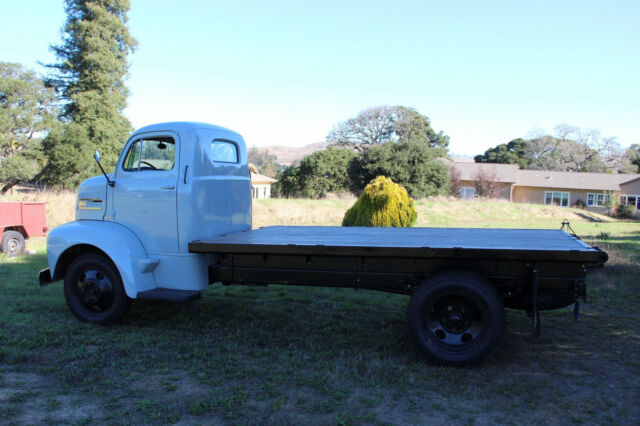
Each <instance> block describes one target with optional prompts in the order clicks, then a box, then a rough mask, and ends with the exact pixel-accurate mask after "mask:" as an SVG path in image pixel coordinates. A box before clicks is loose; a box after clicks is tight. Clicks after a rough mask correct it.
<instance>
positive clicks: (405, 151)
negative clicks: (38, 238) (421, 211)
mask: <svg viewBox="0 0 640 426" xmlns="http://www.w3.org/2000/svg"><path fill="white" fill-rule="evenodd" d="M442 157H444V150H443V149H434V148H431V147H430V146H429V145H427V144H426V143H421V142H399V143H389V144H384V145H380V146H375V147H372V148H370V149H368V150H367V151H366V152H364V153H363V154H362V155H361V156H360V157H359V158H358V159H356V160H355V161H353V162H352V163H351V167H350V170H349V174H350V175H351V181H352V185H353V189H354V190H356V191H361V190H362V189H363V188H364V186H365V185H366V184H367V183H368V182H369V181H371V180H372V179H374V178H375V177H377V176H380V175H384V176H387V177H389V178H391V179H392V180H393V181H394V182H396V183H398V184H399V185H401V186H403V187H405V188H406V189H407V191H409V194H410V195H411V196H412V197H414V198H419V197H427V196H430V195H444V194H447V192H448V189H449V188H448V186H449V170H448V167H447V165H446V164H445V163H444V162H443V161H441V158H442Z"/></svg>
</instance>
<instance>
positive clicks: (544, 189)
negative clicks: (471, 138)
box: [451, 162, 640, 211]
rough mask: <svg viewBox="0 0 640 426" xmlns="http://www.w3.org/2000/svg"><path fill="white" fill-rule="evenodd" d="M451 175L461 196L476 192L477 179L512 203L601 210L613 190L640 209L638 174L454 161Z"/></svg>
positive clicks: (471, 195) (621, 200)
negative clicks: (528, 168)
mask: <svg viewBox="0 0 640 426" xmlns="http://www.w3.org/2000/svg"><path fill="white" fill-rule="evenodd" d="M451 167H452V171H451V173H452V176H454V177H455V178H456V179H457V180H458V181H459V185H460V190H459V194H460V197H461V198H472V197H474V196H475V195H476V186H477V184H478V182H479V181H480V180H487V181H491V182H493V183H494V187H495V189H496V193H497V197H498V198H502V199H505V200H508V201H511V202H514V203H534V204H554V205H557V206H561V207H568V206H574V205H584V206H586V207H587V208H589V209H590V210H596V211H604V210H606V203H607V200H608V199H609V197H610V196H611V194H612V193H618V195H619V202H620V203H621V204H625V205H627V204H629V205H633V206H635V208H636V209H637V210H638V209H640V175H638V174H623V173H581V172H557V171H547V170H520V169H518V166H516V165H514V164H491V163H468V162H464V163H457V162H453V163H452V164H451Z"/></svg>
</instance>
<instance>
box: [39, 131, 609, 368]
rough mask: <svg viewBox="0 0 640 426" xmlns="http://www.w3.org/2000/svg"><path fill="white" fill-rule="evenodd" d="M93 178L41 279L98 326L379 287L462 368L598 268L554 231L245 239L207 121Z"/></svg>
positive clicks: (54, 235)
mask: <svg viewBox="0 0 640 426" xmlns="http://www.w3.org/2000/svg"><path fill="white" fill-rule="evenodd" d="M99 157H100V156H99V153H98V152H96V154H95V159H96V161H97V162H98V165H100V158H99ZM100 169H101V170H102V173H103V175H104V176H95V177H92V178H89V179H87V180H86V181H84V182H83V183H82V184H81V185H80V186H79V188H78V194H77V203H76V220H75V221H73V222H70V223H67V224H64V225H61V226H58V227H56V228H54V229H53V230H51V231H50V233H49V236H48V238H47V257H48V263H49V268H47V269H45V270H42V271H41V272H40V276H39V281H40V284H41V285H47V284H49V283H51V282H54V281H59V280H63V281H64V296H65V299H66V303H67V304H68V307H69V309H70V310H71V312H72V313H73V314H74V315H75V316H76V317H77V318H78V319H79V320H81V321H86V322H92V323H97V324H102V325H107V324H113V323H116V322H117V321H118V320H120V319H121V318H122V316H123V315H124V314H125V312H126V310H127V308H128V307H129V304H130V302H131V301H132V300H134V299H143V300H144V299H151V300H165V301H175V302H180V301H189V300H194V299H197V298H198V297H200V295H201V292H202V291H203V290H205V289H206V288H207V286H209V285H210V284H213V283H221V284H223V285H232V284H233V285H270V284H282V285H297V286H323V287H324V286H326V287H343V288H355V289H364V290H378V291H383V292H390V293H399V294H403V295H407V296H409V301H408V306H407V311H406V321H407V327H408V330H409V336H410V338H411V340H412V341H413V343H414V345H415V346H416V348H417V349H418V350H419V351H420V352H422V353H423V354H424V355H426V357H427V358H429V359H430V360H433V361H435V362H437V363H441V364H446V365H456V366H460V365H471V364H476V363H479V362H481V361H482V360H484V359H486V358H487V357H488V356H489V355H490V354H491V353H492V352H493V351H494V350H495V348H496V346H497V345H498V343H499V342H500V340H501V338H502V335H503V331H504V322H505V315H504V310H505V308H514V309H522V310H525V311H527V312H528V313H530V315H531V317H532V330H533V331H534V332H535V333H537V332H538V331H539V319H540V314H539V313H540V311H541V310H547V309H556V308H561V307H565V306H569V305H571V304H576V305H575V306H576V307H577V306H578V305H577V301H578V298H579V297H580V296H582V297H585V296H586V286H585V278H586V275H587V272H588V269H589V268H590V267H591V266H595V265H601V264H603V263H604V262H606V261H607V254H606V253H605V252H603V251H601V250H600V249H598V248H597V247H591V246H589V245H588V244H586V243H584V242H583V241H581V240H580V239H579V238H578V237H576V236H575V235H571V234H569V233H567V232H565V231H563V230H560V229H554V230H540V229H538V230H532V229H462V228H459V229H456V228H365V227H331V226H323V227H317V226H312V227H309V226H275V227H265V228H260V229H255V230H254V229H252V217H251V213H252V210H251V206H252V204H251V203H252V199H251V181H250V175H249V167H248V158H247V149H246V146H245V142H244V140H243V138H242V136H240V135H239V134H238V133H235V132H233V131H231V130H228V129H225V128H223V127H218V126H214V125H210V124H203V123H190V122H173V123H161V124H154V125H150V126H147V127H143V128H141V129H139V130H138V131H136V132H134V133H133V134H132V135H131V137H130V138H129V139H128V141H127V142H126V144H125V145H124V148H123V150H122V152H121V154H120V157H119V159H118V161H117V163H116V166H115V170H114V171H113V173H110V174H107V173H106V172H105V171H104V169H103V168H102V166H100Z"/></svg>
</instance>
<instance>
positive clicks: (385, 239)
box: [189, 226, 607, 309]
mask: <svg viewBox="0 0 640 426" xmlns="http://www.w3.org/2000/svg"><path fill="white" fill-rule="evenodd" d="M189 251H191V252H193V253H209V254H215V255H218V256H217V257H215V258H214V259H215V260H214V261H212V262H211V265H210V281H211V282H214V281H220V282H224V283H241V284H276V283H278V284H295V285H316V286H338V287H355V288H370V289H376V290H382V291H390V292H395V293H405V294H412V291H413V287H414V286H418V285H420V283H421V282H422V281H424V280H425V279H426V278H428V277H430V276H432V275H435V274H438V273H442V272H446V271H461V270H464V271H466V272H471V273H475V274H478V275H480V276H483V277H484V278H486V279H488V280H490V281H491V282H493V283H494V285H496V286H498V287H500V289H501V293H502V295H503V298H504V299H505V305H507V306H511V307H514V308H520V309H527V308H528V307H529V299H530V296H531V295H530V294H529V293H530V286H531V281H532V274H533V271H534V269H535V270H536V271H537V272H536V278H537V284H538V293H539V294H542V297H541V299H540V303H539V306H538V307H539V308H540V309H553V308H557V307H561V306H567V305H568V304H570V303H573V301H574V299H575V298H574V297H573V296H574V293H575V288H574V287H575V286H576V285H577V284H576V283H577V282H581V281H582V280H584V277H585V274H586V270H585V269H586V267H588V266H589V265H597V264H602V263H604V262H606V260H607V254H606V253H604V252H603V251H601V250H599V249H598V248H593V247H591V246H589V245H587V244H585V243H584V242H583V241H581V240H580V239H579V238H578V237H576V236H573V235H570V234H568V233H566V232H565V231H562V230H545V229H478V228H363V227H331V226H313V227H312V226H272V227H265V228H260V229H256V230H249V231H245V232H238V233H233V234H229V235H222V236H219V237H217V238H214V239H211V240H207V241H194V242H191V243H190V244H189ZM554 294H555V297H554Z"/></svg>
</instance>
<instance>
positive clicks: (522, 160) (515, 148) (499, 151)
mask: <svg viewBox="0 0 640 426" xmlns="http://www.w3.org/2000/svg"><path fill="white" fill-rule="evenodd" d="M528 143H529V142H528V141H526V140H524V139H522V138H518V139H514V140H512V141H511V142H509V143H506V144H504V143H503V144H500V145H498V146H496V147H495V148H489V149H488V150H486V151H485V152H484V154H481V155H476V156H475V158H474V160H475V162H476V163H503V164H517V165H518V167H519V168H521V169H526V168H527V166H528V165H529V162H528V160H527V157H526V152H527V144H528Z"/></svg>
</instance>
